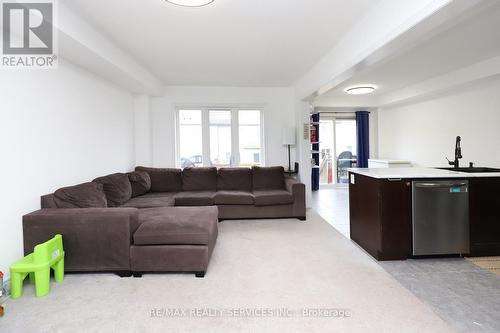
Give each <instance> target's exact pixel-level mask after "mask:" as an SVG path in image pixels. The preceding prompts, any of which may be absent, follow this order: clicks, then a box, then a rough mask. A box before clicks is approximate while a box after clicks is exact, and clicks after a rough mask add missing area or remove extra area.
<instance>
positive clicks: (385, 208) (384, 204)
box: [380, 179, 412, 260]
mask: <svg viewBox="0 0 500 333" xmlns="http://www.w3.org/2000/svg"><path fill="white" fill-rule="evenodd" d="M380 196H381V198H382V200H381V201H380V205H381V209H380V211H381V221H382V230H381V233H382V258H381V259H383V260H398V259H399V260H401V259H406V258H408V257H409V256H411V253H412V251H411V250H412V237H411V235H412V229H411V216H412V214H411V181H410V180H404V179H403V180H383V181H382V182H381V187H380Z"/></svg>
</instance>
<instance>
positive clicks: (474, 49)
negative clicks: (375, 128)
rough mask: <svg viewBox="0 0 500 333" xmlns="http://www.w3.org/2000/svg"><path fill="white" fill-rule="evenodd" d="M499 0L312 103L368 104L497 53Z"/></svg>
mask: <svg viewBox="0 0 500 333" xmlns="http://www.w3.org/2000/svg"><path fill="white" fill-rule="evenodd" d="M499 31H500V2H498V3H497V4H496V5H493V6H490V7H488V8H487V9H486V10H484V11H482V12H480V13H478V14H476V15H473V16H471V17H468V18H467V19H466V20H464V21H462V22H460V23H459V24H458V25H455V26H452V27H450V28H449V29H447V30H445V31H443V32H442V33H439V34H437V35H436V36H433V37H432V38H430V39H428V40H426V41H425V42H423V43H421V44H418V45H415V46H414V47H413V48H411V49H410V50H408V51H406V52H404V53H403V54H401V55H398V56H396V57H395V58H392V59H390V58H389V60H388V61H386V62H383V63H380V64H377V65H374V66H372V67H368V68H367V69H366V70H364V71H363V72H361V73H359V74H357V75H355V76H354V77H352V78H350V79H348V80H346V81H344V82H342V83H341V84H339V85H338V86H336V87H335V88H334V89H332V90H330V91H329V92H327V93H325V94H324V95H322V96H320V97H319V98H318V99H317V101H316V102H315V104H317V105H322V104H323V105H328V106H335V104H336V101H338V102H339V104H340V103H341V104H350V105H356V104H359V106H370V105H371V104H370V102H375V101H376V100H377V97H380V96H382V95H384V94H386V93H390V92H393V91H396V90H398V89H401V88H405V87H408V86H411V85H413V84H417V83H420V82H422V81H425V80H427V79H431V78H434V77H436V76H439V75H444V74H446V73H449V72H452V71H455V70H458V69H460V68H463V67H465V66H468V65H471V64H474V63H477V62H480V61H482V60H485V59H489V58H492V57H495V56H499V55H500V37H499ZM360 84H375V85H377V86H378V89H377V90H376V91H375V92H374V93H372V94H370V95H366V96H353V95H348V94H346V93H345V92H344V90H345V89H346V88H347V87H350V86H354V85H360Z"/></svg>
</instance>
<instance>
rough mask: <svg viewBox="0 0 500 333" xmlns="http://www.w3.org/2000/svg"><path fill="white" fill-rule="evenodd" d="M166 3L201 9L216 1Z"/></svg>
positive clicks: (171, 0) (200, 0)
mask: <svg viewBox="0 0 500 333" xmlns="http://www.w3.org/2000/svg"><path fill="white" fill-rule="evenodd" d="M166 1H167V2H170V3H173V4H174V5H178V6H184V7H201V6H206V5H209V4H211V3H212V2H214V1H215V0H166Z"/></svg>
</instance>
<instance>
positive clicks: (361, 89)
mask: <svg viewBox="0 0 500 333" xmlns="http://www.w3.org/2000/svg"><path fill="white" fill-rule="evenodd" d="M376 88H377V87H375V86H372V85H366V86H356V87H350V88H347V89H346V90H345V92H346V93H348V94H351V95H363V94H369V93H372V92H373V91H375V89H376Z"/></svg>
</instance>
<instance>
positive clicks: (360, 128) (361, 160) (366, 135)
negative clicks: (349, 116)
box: [356, 111, 370, 168]
mask: <svg viewBox="0 0 500 333" xmlns="http://www.w3.org/2000/svg"><path fill="white" fill-rule="evenodd" d="M369 115H370V112H368V111H357V112H356V140H357V146H358V151H357V155H358V156H357V166H358V168H368V159H369V158H370V128H369V127H370V126H369V124H370V120H369Z"/></svg>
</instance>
